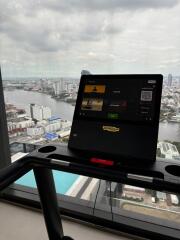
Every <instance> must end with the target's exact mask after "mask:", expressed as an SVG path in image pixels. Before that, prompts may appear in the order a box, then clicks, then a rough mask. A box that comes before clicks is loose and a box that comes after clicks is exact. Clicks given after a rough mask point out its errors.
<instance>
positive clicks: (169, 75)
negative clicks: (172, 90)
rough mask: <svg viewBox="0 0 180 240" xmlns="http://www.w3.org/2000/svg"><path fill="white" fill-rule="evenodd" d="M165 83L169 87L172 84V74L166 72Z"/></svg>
mask: <svg viewBox="0 0 180 240" xmlns="http://www.w3.org/2000/svg"><path fill="white" fill-rule="evenodd" d="M167 85H168V86H169V87H171V86H172V74H168V79H167Z"/></svg>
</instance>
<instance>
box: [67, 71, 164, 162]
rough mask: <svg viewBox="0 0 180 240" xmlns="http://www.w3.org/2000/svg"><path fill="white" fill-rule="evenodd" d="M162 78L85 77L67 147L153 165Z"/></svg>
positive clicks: (158, 76) (81, 84) (159, 76)
mask: <svg viewBox="0 0 180 240" xmlns="http://www.w3.org/2000/svg"><path fill="white" fill-rule="evenodd" d="M162 80H163V77H162V75H155V74H154V75H153V74H152V75H84V76H82V77H81V81H80V86H79V92H78V98H77V102H76V107H75V113H74V118H73V124H72V128H71V134H70V139H69V143H68V146H69V148H71V149H78V150H84V151H89V152H90V153H92V154H94V153H100V154H101V153H103V154H104V155H105V157H107V156H111V155H112V156H119V157H121V159H138V160H139V159H141V160H143V161H154V160H155V158H156V148H157V137H158V126H159V112H160V102H161V91H162Z"/></svg>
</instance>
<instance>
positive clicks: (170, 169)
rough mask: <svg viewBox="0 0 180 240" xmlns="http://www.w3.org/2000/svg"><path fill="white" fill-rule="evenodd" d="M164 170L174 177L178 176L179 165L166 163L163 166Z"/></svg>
mask: <svg viewBox="0 0 180 240" xmlns="http://www.w3.org/2000/svg"><path fill="white" fill-rule="evenodd" d="M165 170H166V172H168V173H169V174H171V175H174V176H176V177H180V166H178V165H168V166H167V167H166V168H165Z"/></svg>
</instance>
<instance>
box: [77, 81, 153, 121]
mask: <svg viewBox="0 0 180 240" xmlns="http://www.w3.org/2000/svg"><path fill="white" fill-rule="evenodd" d="M156 90H157V82H156V80H151V79H142V80H141V81H140V80H139V79H136V78H134V79H124V80H123V79H122V80H119V81H118V80H117V79H113V77H112V79H108V78H107V79H106V77H104V79H102V80H101V84H100V83H99V79H98V77H97V79H96V78H95V79H94V80H91V79H90V80H88V79H87V80H86V81H84V84H83V90H82V94H81V103H80V105H81V106H80V110H79V116H80V117H81V118H84V119H85V118H96V119H99V120H119V121H136V122H140V121H141V122H142V121H144V122H151V121H153V119H154V107H155V106H154V102H155V98H156Z"/></svg>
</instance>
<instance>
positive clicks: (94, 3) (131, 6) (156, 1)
mask: <svg viewBox="0 0 180 240" xmlns="http://www.w3.org/2000/svg"><path fill="white" fill-rule="evenodd" d="M43 2H44V0H42V4H43ZM176 4H178V0H150V1H149V0H68V1H59V0H51V1H47V0H45V2H44V6H46V7H47V8H52V9H53V10H58V11H59V10H63V11H75V10H80V9H81V10H86V11H89V10H93V11H102V10H108V11H110V10H115V11H116V10H120V9H126V10H137V9H145V8H164V7H165V8H169V7H174V6H175V5H176Z"/></svg>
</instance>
